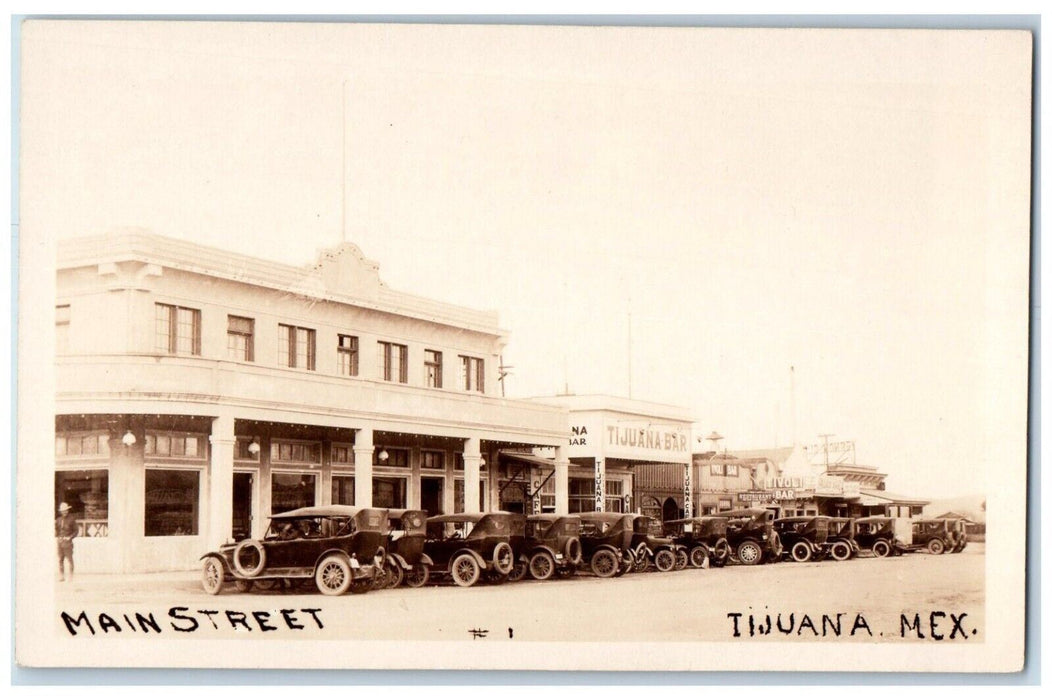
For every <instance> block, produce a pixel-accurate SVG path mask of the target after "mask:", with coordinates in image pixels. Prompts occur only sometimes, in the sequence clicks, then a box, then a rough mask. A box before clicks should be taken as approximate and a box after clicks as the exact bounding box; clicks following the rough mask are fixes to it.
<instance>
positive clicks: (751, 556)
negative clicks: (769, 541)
mask: <svg viewBox="0 0 1052 700" xmlns="http://www.w3.org/2000/svg"><path fill="white" fill-rule="evenodd" d="M761 559H763V550H762V549H760V545H759V544H757V543H756V542H753V541H752V540H745V541H744V542H742V543H741V544H740V545H738V561H740V562H741V563H742V564H745V565H746V566H752V565H754V564H759V563H760V560H761Z"/></svg>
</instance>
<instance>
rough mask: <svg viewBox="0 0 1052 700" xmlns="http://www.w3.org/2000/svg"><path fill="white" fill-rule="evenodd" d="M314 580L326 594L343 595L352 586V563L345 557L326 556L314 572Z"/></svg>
mask: <svg viewBox="0 0 1052 700" xmlns="http://www.w3.org/2000/svg"><path fill="white" fill-rule="evenodd" d="M314 582H315V583H316V584H317V585H318V590H319V591H321V592H322V593H324V594H325V595H343V594H344V593H346V592H347V589H349V588H350V587H351V565H350V564H349V563H347V560H346V559H345V558H344V557H341V556H339V555H335V554H334V555H332V556H328V557H325V559H323V560H322V562H321V565H319V566H318V570H317V571H315V572H314Z"/></svg>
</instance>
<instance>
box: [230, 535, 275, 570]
mask: <svg viewBox="0 0 1052 700" xmlns="http://www.w3.org/2000/svg"><path fill="white" fill-rule="evenodd" d="M249 550H254V551H255V557H256V563H255V564H254V565H251V566H246V565H245V564H244V562H242V561H241V558H242V556H243V555H244V554H246V552H247V551H249ZM231 559H233V560H234V568H235V569H236V570H237V572H238V573H239V574H241V575H242V576H244V577H245V578H252V577H253V576H258V575H259V573H260V572H261V571H263V569H264V567H266V565H267V552H266V550H265V549H263V544H262V543H261V542H260V541H259V540H242V541H241V542H239V543H238V545H237V547H235V548H234V555H233V556H232V557H231Z"/></svg>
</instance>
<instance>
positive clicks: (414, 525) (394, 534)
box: [376, 509, 434, 588]
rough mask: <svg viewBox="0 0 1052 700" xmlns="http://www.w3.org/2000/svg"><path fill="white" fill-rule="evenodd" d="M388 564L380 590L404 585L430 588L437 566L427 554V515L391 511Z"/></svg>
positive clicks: (378, 581)
mask: <svg viewBox="0 0 1052 700" xmlns="http://www.w3.org/2000/svg"><path fill="white" fill-rule="evenodd" d="M387 518H388V521H387V523H388V524H387V544H386V551H387V560H386V561H385V562H384V568H383V573H382V575H380V576H377V577H376V581H377V586H378V587H381V586H382V587H384V588H397V587H398V586H400V585H402V583H403V582H404V583H405V584H406V585H407V586H410V587H412V588H419V587H421V586H424V585H426V584H427V581H428V578H429V577H430V572H431V567H432V566H433V564H434V562H432V561H431V558H430V557H429V556H427V555H426V554H424V540H425V539H427V511H426V510H404V509H396V510H389V511H387Z"/></svg>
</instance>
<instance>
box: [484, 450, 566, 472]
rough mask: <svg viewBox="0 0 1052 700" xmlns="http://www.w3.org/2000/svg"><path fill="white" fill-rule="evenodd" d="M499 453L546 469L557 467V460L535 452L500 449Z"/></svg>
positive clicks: (507, 457) (504, 456) (506, 457)
mask: <svg viewBox="0 0 1052 700" xmlns="http://www.w3.org/2000/svg"><path fill="white" fill-rule="evenodd" d="M498 454H499V455H500V456H501V457H503V458H505V459H512V460H516V461H518V462H524V463H526V464H532V465H534V466H537V467H544V468H545V469H555V460H554V459H549V458H547V457H538V456H537V455H534V454H527V453H524V452H512V451H510V450H499V451H498Z"/></svg>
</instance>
